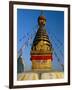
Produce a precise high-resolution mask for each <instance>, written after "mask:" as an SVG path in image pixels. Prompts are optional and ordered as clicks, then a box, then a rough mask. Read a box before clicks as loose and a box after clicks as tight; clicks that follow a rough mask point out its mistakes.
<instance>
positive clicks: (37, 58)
mask: <svg viewBox="0 0 72 90" xmlns="http://www.w3.org/2000/svg"><path fill="white" fill-rule="evenodd" d="M48 59H51V60H52V55H45V56H44V55H32V56H31V60H48Z"/></svg>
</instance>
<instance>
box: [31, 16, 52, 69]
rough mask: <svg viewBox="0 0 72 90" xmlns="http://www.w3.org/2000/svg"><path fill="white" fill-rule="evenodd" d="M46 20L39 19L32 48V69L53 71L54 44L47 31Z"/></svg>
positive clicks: (42, 17)
mask: <svg viewBox="0 0 72 90" xmlns="http://www.w3.org/2000/svg"><path fill="white" fill-rule="evenodd" d="M45 24H46V18H45V17H44V16H39V17H38V25H39V28H38V31H37V33H36V35H35V38H34V40H33V44H32V48H31V61H32V69H33V70H34V71H36V70H38V71H39V70H48V71H49V70H51V69H52V44H51V42H50V40H49V36H48V33H47V31H46V29H45Z"/></svg>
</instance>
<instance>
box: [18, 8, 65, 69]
mask: <svg viewBox="0 0 72 90" xmlns="http://www.w3.org/2000/svg"><path fill="white" fill-rule="evenodd" d="M40 15H41V10H28V9H27V10H26V9H18V10H17V52H18V51H19V50H20V48H21V47H22V46H23V45H26V47H25V48H24V49H23V54H22V56H23V59H24V63H25V70H30V69H31V61H30V49H31V44H30V43H31V40H33V39H34V36H35V32H36V31H37V30H38V22H37V19H38V17H39V16H40ZM43 15H44V16H45V17H46V26H45V28H46V30H47V32H48V36H49V39H50V41H51V43H52V46H53V62H52V64H53V69H55V70H62V67H61V66H60V63H59V62H58V58H59V60H60V62H61V63H62V64H63V63H64V55H63V53H64V12H63V11H50V10H49V11H48V10H47V11H45V10H44V11H43ZM30 38H32V39H31V40H30ZM54 52H55V53H56V54H54ZM56 55H57V56H56Z"/></svg>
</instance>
